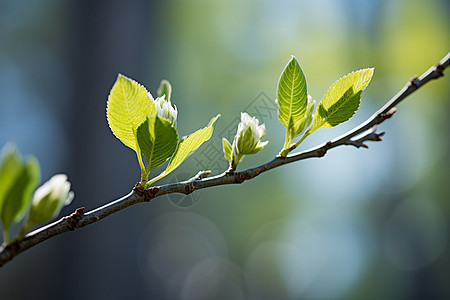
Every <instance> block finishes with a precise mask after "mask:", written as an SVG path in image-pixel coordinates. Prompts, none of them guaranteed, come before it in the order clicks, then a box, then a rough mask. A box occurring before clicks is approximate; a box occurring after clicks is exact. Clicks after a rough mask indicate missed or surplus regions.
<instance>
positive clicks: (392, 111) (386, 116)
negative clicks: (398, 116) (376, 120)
mask: <svg viewBox="0 0 450 300" xmlns="http://www.w3.org/2000/svg"><path fill="white" fill-rule="evenodd" d="M396 111H397V108H395V107H393V108H391V109H390V110H388V111H387V112H386V113H381V114H380V117H381V119H382V120H383V121H384V120H386V119H389V118H390V117H392V116H393V115H394V114H395V112H396Z"/></svg>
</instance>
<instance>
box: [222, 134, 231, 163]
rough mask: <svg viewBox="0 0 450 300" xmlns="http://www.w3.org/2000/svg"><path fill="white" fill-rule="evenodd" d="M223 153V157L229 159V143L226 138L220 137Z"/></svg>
mask: <svg viewBox="0 0 450 300" xmlns="http://www.w3.org/2000/svg"><path fill="white" fill-rule="evenodd" d="M222 145H223V154H224V155H225V159H226V160H228V161H231V144H230V142H229V141H228V140H227V139H226V138H222Z"/></svg>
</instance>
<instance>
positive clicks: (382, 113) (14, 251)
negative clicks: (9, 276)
mask: <svg viewBox="0 0 450 300" xmlns="http://www.w3.org/2000/svg"><path fill="white" fill-rule="evenodd" d="M449 64H450V53H448V54H447V55H446V56H445V57H444V58H443V59H442V60H441V61H440V62H439V63H438V64H437V65H435V66H433V67H431V68H430V69H428V70H427V71H426V72H425V73H423V74H422V75H421V76H420V77H413V78H411V80H410V81H409V82H408V83H407V84H406V85H405V86H404V87H403V88H402V89H401V90H400V91H399V92H398V93H397V94H396V95H395V96H394V97H392V99H391V100H389V101H388V102H387V103H386V104H385V105H384V106H383V107H382V108H381V109H380V110H378V111H377V112H376V113H375V114H373V115H372V116H371V117H370V118H369V119H367V120H366V121H365V122H364V123H362V124H361V125H359V126H357V127H355V128H354V129H352V130H350V131H349V132H347V133H345V134H343V135H342V136H340V137H338V138H336V139H334V140H331V141H329V142H327V143H324V144H322V145H319V146H317V147H314V148H311V149H309V150H306V151H303V152H300V153H296V154H292V155H288V156H287V157H275V158H274V159H273V160H271V161H269V162H267V163H265V164H263V165H260V166H258V167H255V168H251V169H248V170H245V171H242V172H231V173H230V172H224V173H222V174H220V175H217V176H213V177H207V176H208V175H209V174H210V171H204V172H200V173H199V174H197V175H195V176H194V177H192V178H191V179H189V180H187V181H183V182H177V183H173V184H167V185H162V186H159V187H158V186H155V187H151V188H149V189H146V190H145V189H143V188H142V186H141V185H140V184H139V183H137V184H136V186H135V187H134V188H133V190H132V191H131V192H130V193H129V194H128V195H126V196H124V197H122V198H120V199H117V200H115V201H112V202H110V203H108V204H106V205H104V206H102V207H99V208H97V209H94V210H92V211H89V212H87V213H84V207H83V208H79V209H77V210H76V211H75V212H74V213H73V214H71V215H69V216H66V217H63V218H62V219H60V220H58V221H56V222H54V223H51V224H49V225H46V226H43V227H41V228H38V229H36V230H34V231H33V232H30V233H29V234H27V235H26V236H25V237H24V238H23V239H22V240H18V241H15V242H13V243H11V244H8V245H5V244H3V245H2V246H1V247H0V266H3V265H4V264H5V263H7V262H8V261H10V260H11V259H13V258H14V257H15V256H17V255H18V254H20V253H22V252H23V251H25V250H27V249H29V248H31V247H33V246H35V245H37V244H39V243H41V242H43V241H45V240H47V239H49V238H51V237H53V236H55V235H59V234H61V233H64V232H67V231H71V230H76V229H79V228H81V227H84V226H86V225H89V224H92V223H95V222H97V221H100V220H101V219H103V218H105V217H107V216H109V215H112V214H114V213H116V212H118V211H120V210H122V209H124V208H126V207H128V206H131V205H134V204H138V203H142V202H148V201H150V200H151V199H153V198H155V197H158V196H162V195H165V194H171V193H183V194H190V193H192V192H193V191H195V190H199V189H204V188H208V187H212V186H217V185H225V184H238V183H242V182H244V181H245V180H249V179H252V178H254V177H256V176H258V175H259V174H261V173H263V172H266V171H268V170H271V169H274V168H277V167H279V166H282V165H285V164H289V163H293V162H296V161H300V160H304V159H308V158H313V157H322V156H324V155H325V154H326V153H327V151H328V150H330V149H332V148H336V147H339V146H342V145H350V146H355V147H358V148H359V147H367V145H366V144H364V142H366V141H380V140H381V136H382V135H383V133H376V126H377V125H378V124H380V123H382V122H383V121H385V120H386V119H388V118H390V117H391V116H392V115H393V114H394V112H395V111H396V109H395V106H396V105H397V104H398V103H400V102H401V101H402V100H403V99H405V98H406V97H407V96H409V95H410V94H412V93H413V92H414V91H416V90H417V89H419V88H420V87H421V86H423V85H425V84H426V83H428V82H429V81H431V80H432V79H436V78H439V77H441V76H443V75H444V74H443V71H444V69H445V68H447V67H448V66H449Z"/></svg>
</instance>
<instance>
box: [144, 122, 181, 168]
mask: <svg viewBox="0 0 450 300" xmlns="http://www.w3.org/2000/svg"><path fill="white" fill-rule="evenodd" d="M137 140H138V143H139V147H140V148H141V150H142V153H143V154H144V157H145V159H146V160H147V172H150V171H151V170H153V169H156V168H157V167H159V166H160V165H161V164H163V163H164V162H165V161H166V160H167V159H168V158H169V157H171V156H172V154H173V153H174V152H175V150H176V148H177V145H178V133H177V130H176V129H175V128H174V127H173V124H172V123H171V122H169V121H168V120H166V119H162V118H159V117H157V116H150V117H147V119H146V120H145V122H144V123H142V125H141V126H139V127H138V129H137Z"/></svg>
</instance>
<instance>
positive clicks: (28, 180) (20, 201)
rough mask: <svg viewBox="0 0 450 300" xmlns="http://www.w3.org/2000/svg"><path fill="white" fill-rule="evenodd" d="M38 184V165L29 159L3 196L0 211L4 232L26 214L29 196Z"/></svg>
mask: <svg viewBox="0 0 450 300" xmlns="http://www.w3.org/2000/svg"><path fill="white" fill-rule="evenodd" d="M38 182H39V163H38V161H37V160H36V159H35V158H34V157H29V158H28V159H27V160H26V161H25V164H24V165H21V166H20V172H19V174H18V176H16V178H15V180H14V183H13V184H12V185H11V186H10V188H9V190H8V191H6V193H5V194H4V199H3V207H2V209H1V216H0V217H1V221H2V225H3V229H4V230H8V229H9V227H10V226H11V224H12V223H13V222H18V221H20V219H22V217H23V215H24V214H25V213H26V211H27V209H28V207H29V203H30V201H31V195H32V194H33V191H34V189H35V188H36V186H37V184H38Z"/></svg>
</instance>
